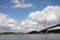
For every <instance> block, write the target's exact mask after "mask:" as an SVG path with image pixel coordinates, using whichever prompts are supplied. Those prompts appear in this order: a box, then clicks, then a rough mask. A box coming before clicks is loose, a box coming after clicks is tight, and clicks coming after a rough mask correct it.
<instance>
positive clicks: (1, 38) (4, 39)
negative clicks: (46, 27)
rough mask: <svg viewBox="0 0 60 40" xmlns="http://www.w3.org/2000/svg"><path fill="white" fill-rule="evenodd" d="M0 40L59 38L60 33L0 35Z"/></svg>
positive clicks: (54, 39)
mask: <svg viewBox="0 0 60 40" xmlns="http://www.w3.org/2000/svg"><path fill="white" fill-rule="evenodd" d="M0 40H60V34H16V35H15V34H14V35H0Z"/></svg>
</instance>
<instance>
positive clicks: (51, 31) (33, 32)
mask: <svg viewBox="0 0 60 40" xmlns="http://www.w3.org/2000/svg"><path fill="white" fill-rule="evenodd" d="M50 33H60V29H55V30H48V34H50ZM27 34H46V31H44V32H40V31H39V32H37V31H31V32H29V33H27Z"/></svg>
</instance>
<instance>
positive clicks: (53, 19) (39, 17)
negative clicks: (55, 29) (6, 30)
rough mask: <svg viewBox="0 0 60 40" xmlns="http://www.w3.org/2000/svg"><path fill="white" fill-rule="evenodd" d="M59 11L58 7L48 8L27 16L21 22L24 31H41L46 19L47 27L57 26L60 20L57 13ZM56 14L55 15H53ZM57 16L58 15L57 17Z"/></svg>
mask: <svg viewBox="0 0 60 40" xmlns="http://www.w3.org/2000/svg"><path fill="white" fill-rule="evenodd" d="M59 11H60V7H59V6H48V7H46V8H45V9H44V10H42V11H35V12H31V13H30V14H29V15H28V19H26V20H24V21H22V22H21V25H22V27H23V28H24V29H28V30H29V31H32V30H37V31H39V30H42V29H44V28H45V27H44V25H45V21H46V18H47V23H48V24H47V25H48V27H50V26H52V25H55V24H58V22H59V21H58V20H59V19H60V18H59V16H58V15H60V14H58V12H59ZM55 12H56V13H55ZM57 14H58V15H57Z"/></svg>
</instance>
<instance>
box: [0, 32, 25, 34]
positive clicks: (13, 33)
mask: <svg viewBox="0 0 60 40" xmlns="http://www.w3.org/2000/svg"><path fill="white" fill-rule="evenodd" d="M0 34H24V33H22V32H2V33H0Z"/></svg>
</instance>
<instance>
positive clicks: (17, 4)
mask: <svg viewBox="0 0 60 40" xmlns="http://www.w3.org/2000/svg"><path fill="white" fill-rule="evenodd" d="M24 2H25V0H12V3H14V5H13V6H12V8H27V7H32V6H33V4H26V3H24Z"/></svg>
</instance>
